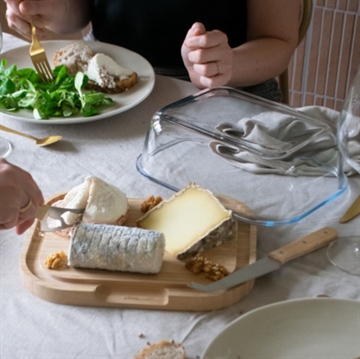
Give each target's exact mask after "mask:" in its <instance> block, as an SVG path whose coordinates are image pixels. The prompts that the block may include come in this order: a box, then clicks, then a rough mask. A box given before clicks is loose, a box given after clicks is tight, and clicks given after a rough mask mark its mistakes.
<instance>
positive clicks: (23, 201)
mask: <svg viewBox="0 0 360 359" xmlns="http://www.w3.org/2000/svg"><path fill="white" fill-rule="evenodd" d="M0 193H1V196H0V229H9V228H13V227H15V232H16V233H17V234H22V233H24V232H25V231H26V230H27V229H28V228H29V227H30V226H31V225H32V224H33V222H34V220H35V215H36V211H37V209H38V207H39V205H40V204H43V203H44V198H43V195H42V193H41V191H40V189H39V187H38V186H37V184H36V183H35V181H34V180H33V178H32V177H31V175H30V174H29V173H28V172H26V171H24V170H22V169H21V168H19V167H17V166H14V165H12V164H11V163H9V162H7V161H6V160H5V159H3V158H0ZM22 209H23V210H22Z"/></svg>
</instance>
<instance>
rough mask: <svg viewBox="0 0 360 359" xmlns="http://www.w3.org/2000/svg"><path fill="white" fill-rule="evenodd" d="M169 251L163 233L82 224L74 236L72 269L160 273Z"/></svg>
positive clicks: (70, 255)
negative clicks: (164, 258) (166, 249)
mask: <svg viewBox="0 0 360 359" xmlns="http://www.w3.org/2000/svg"><path fill="white" fill-rule="evenodd" d="M164 251H165V238H164V235H163V234H162V233H161V232H158V231H154V230H144V229H141V228H137V227H122V226H114V225H104V224H93V223H81V224H80V225H79V226H77V227H76V229H75V231H74V233H73V234H72V236H71V240H70V246H69V256H68V257H69V261H68V264H69V266H71V267H78V268H97V269H107V270H112V271H123V272H136V273H158V272H159V271H160V269H161V265H162V261H163V255H164Z"/></svg>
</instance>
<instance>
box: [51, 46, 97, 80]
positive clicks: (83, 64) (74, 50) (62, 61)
mask: <svg viewBox="0 0 360 359" xmlns="http://www.w3.org/2000/svg"><path fill="white" fill-rule="evenodd" d="M93 56H94V53H93V52H92V50H91V49H90V47H89V46H88V45H87V44H86V43H85V42H84V41H79V42H75V43H73V44H70V45H68V46H65V47H63V48H61V49H60V50H58V51H56V52H55V53H54V57H53V62H54V65H55V66H60V65H65V66H66V68H67V69H68V71H69V74H70V75H76V73H77V72H78V71H81V72H83V73H86V71H87V67H88V63H89V61H90V60H91V58H92V57H93Z"/></svg>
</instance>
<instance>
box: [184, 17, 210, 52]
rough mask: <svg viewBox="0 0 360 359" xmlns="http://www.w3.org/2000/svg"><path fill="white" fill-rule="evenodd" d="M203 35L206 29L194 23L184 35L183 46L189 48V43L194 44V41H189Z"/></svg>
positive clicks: (200, 24)
mask: <svg viewBox="0 0 360 359" xmlns="http://www.w3.org/2000/svg"><path fill="white" fill-rule="evenodd" d="M205 33H206V28H205V26H204V25H203V24H202V23H200V22H196V23H194V24H193V25H192V26H191V28H190V29H189V31H188V32H187V34H186V37H185V40H184V45H185V46H188V47H190V46H189V44H190V43H193V42H195V43H196V41H192V40H191V39H193V38H194V37H197V36H200V35H202V34H205Z"/></svg>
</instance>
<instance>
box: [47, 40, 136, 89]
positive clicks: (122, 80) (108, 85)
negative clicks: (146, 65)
mask: <svg viewBox="0 0 360 359" xmlns="http://www.w3.org/2000/svg"><path fill="white" fill-rule="evenodd" d="M95 55H96V54H95V53H93V51H92V50H91V48H90V47H89V46H88V45H87V44H86V43H85V42H84V41H79V42H75V43H73V44H70V45H68V46H66V47H63V48H61V49H59V50H58V51H56V52H55V54H54V57H53V62H54V65H55V66H60V65H65V66H66V68H67V69H68V71H69V74H70V75H76V73H77V72H78V71H81V72H83V73H84V74H88V73H87V72H88V69H89V70H90V68H89V63H90V61H91V59H96V58H97V56H95ZM101 55H103V57H106V55H104V54H101ZM108 60H110V61H111V62H114V61H113V59H111V58H108ZM123 70H124V71H125V73H126V75H124V74H121V76H116V75H113V74H111V73H109V72H107V70H106V68H101V69H100V68H98V71H99V76H100V75H101V80H102V82H101V83H99V82H96V81H94V80H91V79H90V75H89V82H88V84H87V86H86V88H87V89H91V90H95V91H98V92H105V93H109V94H116V93H120V92H123V91H125V90H127V89H130V88H131V87H133V86H134V85H135V84H136V83H137V82H138V75H137V73H136V72H134V71H132V70H129V69H125V68H124V69H123Z"/></svg>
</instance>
